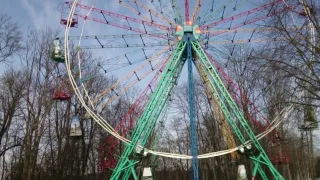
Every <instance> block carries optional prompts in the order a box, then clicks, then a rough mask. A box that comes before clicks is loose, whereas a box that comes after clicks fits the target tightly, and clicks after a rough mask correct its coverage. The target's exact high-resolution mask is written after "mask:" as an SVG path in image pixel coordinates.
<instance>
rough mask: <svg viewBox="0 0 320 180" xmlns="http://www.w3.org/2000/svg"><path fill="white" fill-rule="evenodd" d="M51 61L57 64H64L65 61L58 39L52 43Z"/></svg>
mask: <svg viewBox="0 0 320 180" xmlns="http://www.w3.org/2000/svg"><path fill="white" fill-rule="evenodd" d="M51 59H52V60H53V61H56V62H59V63H64V61H65V57H64V55H63V53H62V49H61V46H60V41H59V39H58V38H57V39H55V40H54V41H53V46H52V48H51Z"/></svg>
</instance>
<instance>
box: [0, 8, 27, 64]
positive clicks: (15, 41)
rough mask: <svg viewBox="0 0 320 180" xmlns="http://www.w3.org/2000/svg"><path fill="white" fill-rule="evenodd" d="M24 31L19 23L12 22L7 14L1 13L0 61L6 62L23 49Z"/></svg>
mask: <svg viewBox="0 0 320 180" xmlns="http://www.w3.org/2000/svg"><path fill="white" fill-rule="evenodd" d="M21 41H22V33H21V31H20V27H19V25H18V23H16V22H12V18H11V17H10V16H8V15H7V14H0V62H6V61H7V60H8V58H9V57H11V56H12V55H14V54H16V53H17V52H19V51H20V50H21V49H22V46H21Z"/></svg>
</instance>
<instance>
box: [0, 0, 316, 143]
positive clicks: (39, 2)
mask: <svg viewBox="0 0 320 180" xmlns="http://www.w3.org/2000/svg"><path fill="white" fill-rule="evenodd" d="M110 1H111V0H110ZM62 2H64V1H63V0H0V13H7V14H8V15H10V16H12V20H13V21H17V22H18V23H19V24H20V25H21V29H22V31H23V33H25V32H26V31H27V30H28V28H29V29H42V28H46V27H51V28H61V31H62V32H63V27H62V26H61V25H60V23H59V21H60V15H61V14H60V12H59V11H58V8H57V7H58V5H59V4H61V3H62ZM82 2H83V1H82ZM91 2H92V1H91ZM99 3H101V2H99ZM107 6H109V8H108V10H110V6H111V9H113V11H114V12H117V13H121V14H123V13H126V12H124V11H123V9H119V7H118V4H117V3H112V4H111V5H110V4H107V3H103V4H99V5H98V6H97V7H99V8H101V9H105V8H106V7H107ZM97 29H98V27H93V26H92V27H91V28H90V29H87V31H91V32H93V34H94V33H99V32H100V30H97ZM110 31H112V30H109V29H107V30H105V31H104V33H112V34H114V32H110ZM113 31H114V30H113ZM5 68H6V65H5V64H0V74H1V73H2V72H3V71H4V70H5ZM316 133H317V134H319V133H320V131H319V130H317V131H316ZM317 139H318V140H316V142H315V144H316V146H317V147H318V148H320V142H319V138H317Z"/></svg>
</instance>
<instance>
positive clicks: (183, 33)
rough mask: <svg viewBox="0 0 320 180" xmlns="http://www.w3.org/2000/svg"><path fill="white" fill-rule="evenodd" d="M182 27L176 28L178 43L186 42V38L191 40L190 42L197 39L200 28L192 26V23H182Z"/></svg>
mask: <svg viewBox="0 0 320 180" xmlns="http://www.w3.org/2000/svg"><path fill="white" fill-rule="evenodd" d="M183 24H184V25H183V26H177V30H176V35H177V36H178V39H179V40H180V41H186V40H187V38H190V37H191V38H192V41H195V40H197V39H199V35H200V28H199V26H198V25H197V24H196V25H193V26H192V22H191V21H189V22H184V23H183Z"/></svg>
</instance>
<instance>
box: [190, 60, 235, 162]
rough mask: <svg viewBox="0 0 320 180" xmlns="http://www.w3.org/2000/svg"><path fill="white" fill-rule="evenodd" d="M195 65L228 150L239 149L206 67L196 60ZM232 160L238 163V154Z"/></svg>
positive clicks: (232, 155) (233, 154)
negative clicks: (211, 84) (215, 94)
mask: <svg viewBox="0 0 320 180" xmlns="http://www.w3.org/2000/svg"><path fill="white" fill-rule="evenodd" d="M194 64H195V66H196V68H197V71H198V72H199V74H200V77H201V79H202V81H203V84H204V86H205V93H206V95H207V98H208V101H209V104H210V108H211V110H212V112H213V113H214V114H215V117H216V119H217V121H218V123H219V124H221V133H222V136H223V137H225V138H226V142H227V146H228V148H229V149H232V148H235V147H237V144H236V142H235V140H234V138H233V135H232V132H231V129H230V126H229V125H228V122H227V120H226V119H225V117H224V115H223V112H222V110H221V108H220V107H219V100H218V99H217V98H216V97H215V96H214V90H213V88H212V87H211V86H210V80H209V78H208V76H207V74H206V72H205V69H204V67H203V66H202V65H201V63H200V62H199V60H196V61H195V62H194ZM231 158H232V160H233V161H236V160H237V159H239V156H238V154H237V153H236V152H233V153H231Z"/></svg>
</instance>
